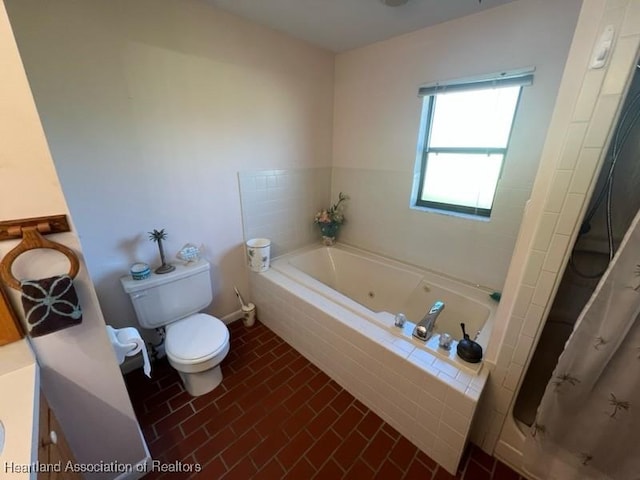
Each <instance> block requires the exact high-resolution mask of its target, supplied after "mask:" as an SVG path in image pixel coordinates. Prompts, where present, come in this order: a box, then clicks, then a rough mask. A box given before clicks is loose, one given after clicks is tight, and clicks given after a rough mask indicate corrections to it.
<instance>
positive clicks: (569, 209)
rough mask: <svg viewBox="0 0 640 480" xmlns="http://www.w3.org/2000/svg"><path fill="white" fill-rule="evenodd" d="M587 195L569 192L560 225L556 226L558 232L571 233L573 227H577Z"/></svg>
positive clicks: (559, 220) (559, 221)
mask: <svg viewBox="0 0 640 480" xmlns="http://www.w3.org/2000/svg"><path fill="white" fill-rule="evenodd" d="M584 199H585V196H584V195H578V194H575V193H569V194H568V195H567V199H566V200H565V203H564V207H563V208H562V213H561V214H560V218H559V219H558V225H557V227H556V231H555V233H556V234H560V235H571V234H572V233H573V229H574V228H575V227H576V223H577V221H578V217H579V215H580V211H581V210H582V206H583V203H584Z"/></svg>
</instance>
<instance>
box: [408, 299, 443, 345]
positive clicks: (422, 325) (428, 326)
mask: <svg viewBox="0 0 640 480" xmlns="http://www.w3.org/2000/svg"><path fill="white" fill-rule="evenodd" d="M442 310H444V302H442V301H440V300H438V301H437V302H435V303H434V304H433V305H432V306H431V308H430V309H429V311H428V312H427V313H426V315H425V316H424V317H423V318H422V320H420V321H419V322H418V323H417V324H416V326H415V328H414V329H413V336H414V337H416V338H417V339H419V340H422V341H425V342H426V341H427V340H429V339H430V338H431V335H433V329H434V328H435V326H436V319H437V318H438V315H440V313H442Z"/></svg>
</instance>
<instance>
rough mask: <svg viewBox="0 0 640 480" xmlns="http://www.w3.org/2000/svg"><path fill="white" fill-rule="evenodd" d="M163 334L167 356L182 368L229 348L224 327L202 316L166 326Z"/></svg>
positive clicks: (199, 314) (201, 361) (193, 316)
mask: <svg viewBox="0 0 640 480" xmlns="http://www.w3.org/2000/svg"><path fill="white" fill-rule="evenodd" d="M165 331H166V335H167V337H166V341H165V349H166V353H167V356H168V357H169V359H170V360H174V361H175V362H179V363H180V364H182V365H192V364H198V363H203V362H206V361H208V360H210V359H211V358H213V357H215V356H216V355H218V354H220V353H222V352H223V351H224V350H228V348H229V330H228V329H227V326H226V325H225V324H224V323H223V322H222V321H221V320H220V319H218V318H216V317H212V316H211V315H207V314H204V313H196V314H194V315H191V316H189V317H186V318H183V319H181V320H178V321H176V322H173V323H170V324H169V325H167V326H166V329H165ZM225 354H226V351H225Z"/></svg>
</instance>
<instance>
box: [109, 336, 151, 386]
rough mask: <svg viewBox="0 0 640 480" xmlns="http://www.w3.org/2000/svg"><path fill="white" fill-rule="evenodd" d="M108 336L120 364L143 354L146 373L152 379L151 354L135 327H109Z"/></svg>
mask: <svg viewBox="0 0 640 480" xmlns="http://www.w3.org/2000/svg"><path fill="white" fill-rule="evenodd" d="M107 335H108V336H109V341H110V342H111V346H112V347H113V351H114V353H115V354H116V359H117V360H118V363H119V364H120V365H122V363H123V362H124V359H125V357H133V356H134V355H137V354H138V353H140V352H142V359H143V361H144V367H143V369H144V373H145V374H146V375H147V377H149V378H151V363H149V354H148V353H147V347H146V345H145V343H144V340H143V339H142V337H141V336H140V332H138V330H137V329H135V328H133V327H125V328H113V327H112V326H111V325H107Z"/></svg>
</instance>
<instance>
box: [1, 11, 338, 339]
mask: <svg viewBox="0 0 640 480" xmlns="http://www.w3.org/2000/svg"><path fill="white" fill-rule="evenodd" d="M7 9H8V11H9V15H10V18H11V22H12V25H13V27H14V30H15V31H16V38H17V42H18V45H19V48H20V53H21V55H22V57H23V60H24V63H25V68H26V71H27V74H28V77H29V81H30V82H31V86H32V89H33V91H34V97H35V100H36V105H37V107H38V111H39V112H40V115H41V118H42V121H43V125H44V129H45V132H46V134H47V139H48V141H49V145H50V148H51V152H52V155H53V159H54V162H55V164H56V168H57V170H58V173H59V175H60V179H61V183H62V186H63V188H64V191H65V194H66V196H67V199H68V202H69V205H70V209H71V211H72V213H73V215H74V220H75V222H76V225H77V228H78V231H79V233H80V236H81V239H82V242H83V245H84V247H85V253H86V257H87V263H88V266H89V270H90V272H91V274H92V277H93V279H94V281H95V283H96V289H97V292H98V296H99V298H100V303H101V305H102V308H103V311H104V315H105V319H106V321H107V323H111V324H114V325H116V326H120V325H128V324H133V322H135V320H134V319H135V315H134V312H133V309H132V307H131V305H130V302H129V299H128V298H127V297H126V295H125V294H124V293H122V291H121V287H120V284H119V280H118V279H119V277H120V276H121V275H123V274H125V273H126V272H127V271H128V267H129V264H130V263H131V262H133V261H134V260H139V261H146V262H149V263H152V264H157V262H158V253H157V248H156V246H155V244H153V243H152V242H150V241H149V240H148V239H147V237H148V235H147V232H148V231H150V230H152V229H154V228H165V229H166V231H167V232H168V235H169V238H168V241H167V242H166V251H167V255H168V256H169V257H171V258H174V255H175V253H176V252H177V250H179V248H180V247H181V246H182V245H183V244H185V243H186V242H192V243H195V244H196V245H201V244H202V245H204V247H205V256H206V258H207V259H209V260H210V261H211V262H212V265H213V269H212V276H213V285H214V301H213V303H212V305H211V307H210V311H211V312H212V313H213V314H215V315H218V316H222V315H225V314H228V313H230V312H232V311H234V310H236V309H237V308H238V305H237V300H236V298H235V296H234V293H233V290H232V287H233V285H234V284H235V285H237V286H238V288H239V289H240V290H241V291H246V290H247V276H246V269H245V267H244V264H245V262H244V249H243V237H242V222H241V214H240V213H241V212H240V197H239V191H238V179H237V172H238V171H243V170H258V169H280V168H291V167H296V168H297V167H328V166H330V163H331V141H332V115H333V113H332V108H333V106H332V105H333V54H331V53H329V52H326V51H324V50H321V49H318V48H315V47H312V46H310V45H308V44H306V43H304V42H301V41H298V40H294V39H291V38H289V37H286V36H285V35H283V34H280V33H277V32H275V31H272V30H269V29H266V28H263V27H260V26H257V25H255V24H252V23H249V22H246V21H244V20H241V19H239V18H238V17H235V16H232V15H229V14H226V13H223V12H221V11H218V10H216V9H214V8H212V7H210V6H208V5H207V4H206V3H205V2H200V1H195V0H180V1H178V0H140V1H135V2H131V1H128V0H115V1H109V2H105V1H102V0H85V1H82V2H76V1H72V0H60V1H56V2H44V3H43V2H41V1H39V0H26V1H24V0H19V1H14V0H8V1H7ZM313 213H314V212H309V215H310V218H312V216H313Z"/></svg>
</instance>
